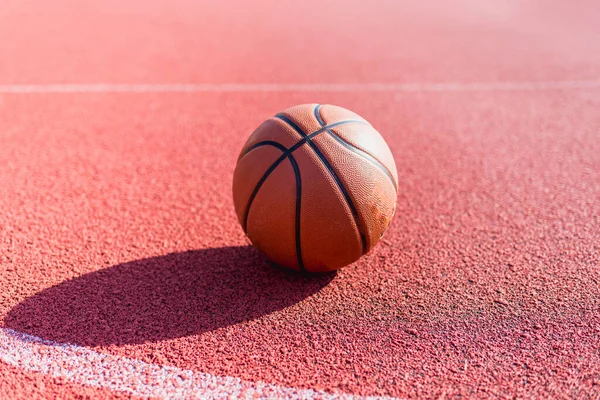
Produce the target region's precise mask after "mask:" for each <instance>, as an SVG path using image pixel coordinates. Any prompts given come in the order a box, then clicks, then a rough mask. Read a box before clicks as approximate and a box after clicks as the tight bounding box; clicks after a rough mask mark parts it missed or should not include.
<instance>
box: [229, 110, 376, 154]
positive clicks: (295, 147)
mask: <svg viewBox="0 0 600 400" xmlns="http://www.w3.org/2000/svg"><path fill="white" fill-rule="evenodd" d="M276 118H278V119H280V120H282V121H283V122H287V121H286V119H284V118H281V117H278V116H276ZM353 123H357V124H367V125H369V123H368V122H366V121H361V120H353V119H348V120H345V121H340V122H336V123H333V124H331V125H328V126H326V127H323V128H321V129H318V130H316V131H314V132H313V133H311V134H310V135H307V136H304V137H303V138H302V139H300V140H299V141H298V142H296V144H294V145H293V146H292V147H290V148H289V149H287V148H285V147H284V146H283V145H282V144H280V143H277V142H274V141H272V140H265V141H262V142H258V143H255V144H253V145H252V146H250V147H248V148H247V149H246V150H245V151H244V152H243V153H242V154H241V155H240V157H239V159H241V158H242V157H244V156H245V155H246V154H248V153H250V152H251V151H252V150H254V149H255V148H257V147H260V146H264V145H269V144H270V145H272V146H276V147H277V148H279V149H282V150H284V151H286V152H288V153H293V152H294V151H295V150H297V149H298V148H299V147H300V146H302V145H303V144H304V143H306V141H307V140H309V139H312V138H314V137H315V136H317V135H319V134H321V133H323V132H325V131H326V128H334V127H336V126H340V125H345V124H353ZM290 126H291V125H290ZM298 129H300V128H298ZM239 159H238V160H239Z"/></svg>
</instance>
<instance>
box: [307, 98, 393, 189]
mask: <svg viewBox="0 0 600 400" xmlns="http://www.w3.org/2000/svg"><path fill="white" fill-rule="evenodd" d="M320 109H321V105H318V106H317V108H315V117H316V118H317V121H319V124H321V126H323V127H325V130H326V131H327V133H328V134H329V135H330V136H331V137H333V138H334V139H335V140H337V141H338V142H339V143H340V144H341V145H342V146H344V147H345V148H347V149H348V150H350V151H352V152H354V153H356V154H358V155H359V156H362V157H363V158H365V159H367V160H369V161H371V162H372V163H373V164H375V166H376V167H377V168H379V169H380V170H382V171H383V172H384V173H385V174H386V175H387V177H388V178H389V179H390V181H392V185H394V191H395V192H396V193H398V185H397V184H396V180H395V179H394V177H393V176H392V173H391V172H390V170H389V169H387V167H386V166H385V165H383V164H382V163H380V162H379V160H377V159H376V158H375V157H373V156H372V155H370V154H369V153H367V152H366V151H364V150H361V149H359V148H358V147H356V146H354V145H352V144H350V143H348V142H346V141H345V140H344V139H342V138H341V137H339V136H338V134H337V133H335V132H333V131H332V130H331V129H329V128H330V126H325V121H323V118H321V113H320V111H319V110H320Z"/></svg>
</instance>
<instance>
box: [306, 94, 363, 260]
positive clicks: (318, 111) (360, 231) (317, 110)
mask: <svg viewBox="0 0 600 400" xmlns="http://www.w3.org/2000/svg"><path fill="white" fill-rule="evenodd" d="M313 113H314V115H315V118H316V119H317V122H318V123H319V125H321V126H322V129H325V131H327V132H329V126H327V125H326V124H325V121H324V120H323V118H322V117H321V105H320V104H317V105H316V106H315V108H314V110H313ZM370 125H371V124H369V126H370ZM317 155H318V154H317ZM325 165H326V166H327V164H325ZM328 167H329V168H330V171H332V172H334V171H333V167H332V166H328ZM334 178H335V179H336V182H338V186H339V188H340V190H341V192H342V194H343V195H344V198H345V199H346V203H347V204H348V207H350V210H351V211H352V216H353V217H354V223H355V224H356V229H358V234H359V236H360V243H361V247H362V254H365V253H366V252H367V249H368V248H369V247H368V243H367V237H366V235H365V233H364V229H363V226H364V225H363V220H362V218H361V217H360V215H359V214H358V209H357V208H356V206H355V205H354V203H353V202H352V198H351V197H350V193H349V192H348V191H347V190H346V188H345V187H344V184H343V183H342V181H341V179H339V178H338V177H337V176H336V175H334Z"/></svg>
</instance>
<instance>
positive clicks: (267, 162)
mask: <svg viewBox="0 0 600 400" xmlns="http://www.w3.org/2000/svg"><path fill="white" fill-rule="evenodd" d="M397 186H398V173H397V171H396V164H395V163H394V158H393V156H392V153H391V152H390V149H389V147H388V145H387V143H386V142H385V140H384V139H383V138H382V137H381V135H380V134H379V132H377V131H376V130H375V128H373V127H372V126H371V124H369V123H368V122H367V121H366V120H365V119H364V118H362V117H360V116H359V115H357V114H355V113H354V112H352V111H349V110H346V109H344V108H341V107H337V106H333V105H318V104H303V105H298V106H295V107H291V108H288V109H287V110H285V111H283V112H281V113H279V114H277V115H276V116H274V117H272V118H269V119H268V120H266V121H265V122H263V123H262V124H261V125H260V126H259V127H258V128H257V129H256V130H255V131H254V132H253V133H252V135H250V138H249V139H248V141H247V142H246V144H245V145H244V147H243V148H242V151H241V152H240V156H239V158H238V161H237V165H236V168H235V172H234V176H233V200H234V205H235V210H236V213H237V216H238V219H239V221H240V224H241V225H242V228H243V229H244V231H245V232H246V235H247V236H248V238H249V239H250V241H251V242H252V244H253V245H254V246H256V247H257V248H258V249H259V250H260V251H262V252H263V253H264V254H265V255H266V256H267V257H268V258H269V259H270V260H271V261H272V262H274V263H276V264H278V265H280V266H282V267H286V268H291V269H295V270H301V271H309V272H326V271H332V270H336V269H339V268H342V267H344V266H346V265H348V264H350V263H352V262H354V261H356V260H357V259H358V258H360V257H361V256H362V255H363V254H365V253H367V252H368V251H369V250H371V249H372V248H373V247H374V246H375V245H376V244H377V242H378V241H379V240H380V239H381V237H382V236H383V233H384V232H385V230H386V228H387V227H388V225H389V223H390V221H391V219H392V217H393V215H394V209H395V207H396V198H397V193H396V191H397Z"/></svg>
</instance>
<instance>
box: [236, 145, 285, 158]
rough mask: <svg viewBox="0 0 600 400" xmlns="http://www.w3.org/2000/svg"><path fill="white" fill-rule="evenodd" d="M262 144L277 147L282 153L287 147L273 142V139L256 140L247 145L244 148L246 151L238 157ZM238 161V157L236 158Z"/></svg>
mask: <svg viewBox="0 0 600 400" xmlns="http://www.w3.org/2000/svg"><path fill="white" fill-rule="evenodd" d="M262 146H273V147H277V148H278V149H279V150H281V151H283V152H284V153H285V152H287V151H288V149H287V147H285V146H284V145H282V144H281V143H278V142H275V141H273V140H264V141H262V142H258V143H255V144H253V145H252V146H250V147H248V148H247V149H246V151H244V152H243V153H242V154H241V155H240V157H239V158H242V157H244V156H245V155H246V154H248V153H250V152H251V151H252V150H254V149H256V148H257V147H262ZM238 161H239V159H238Z"/></svg>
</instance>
